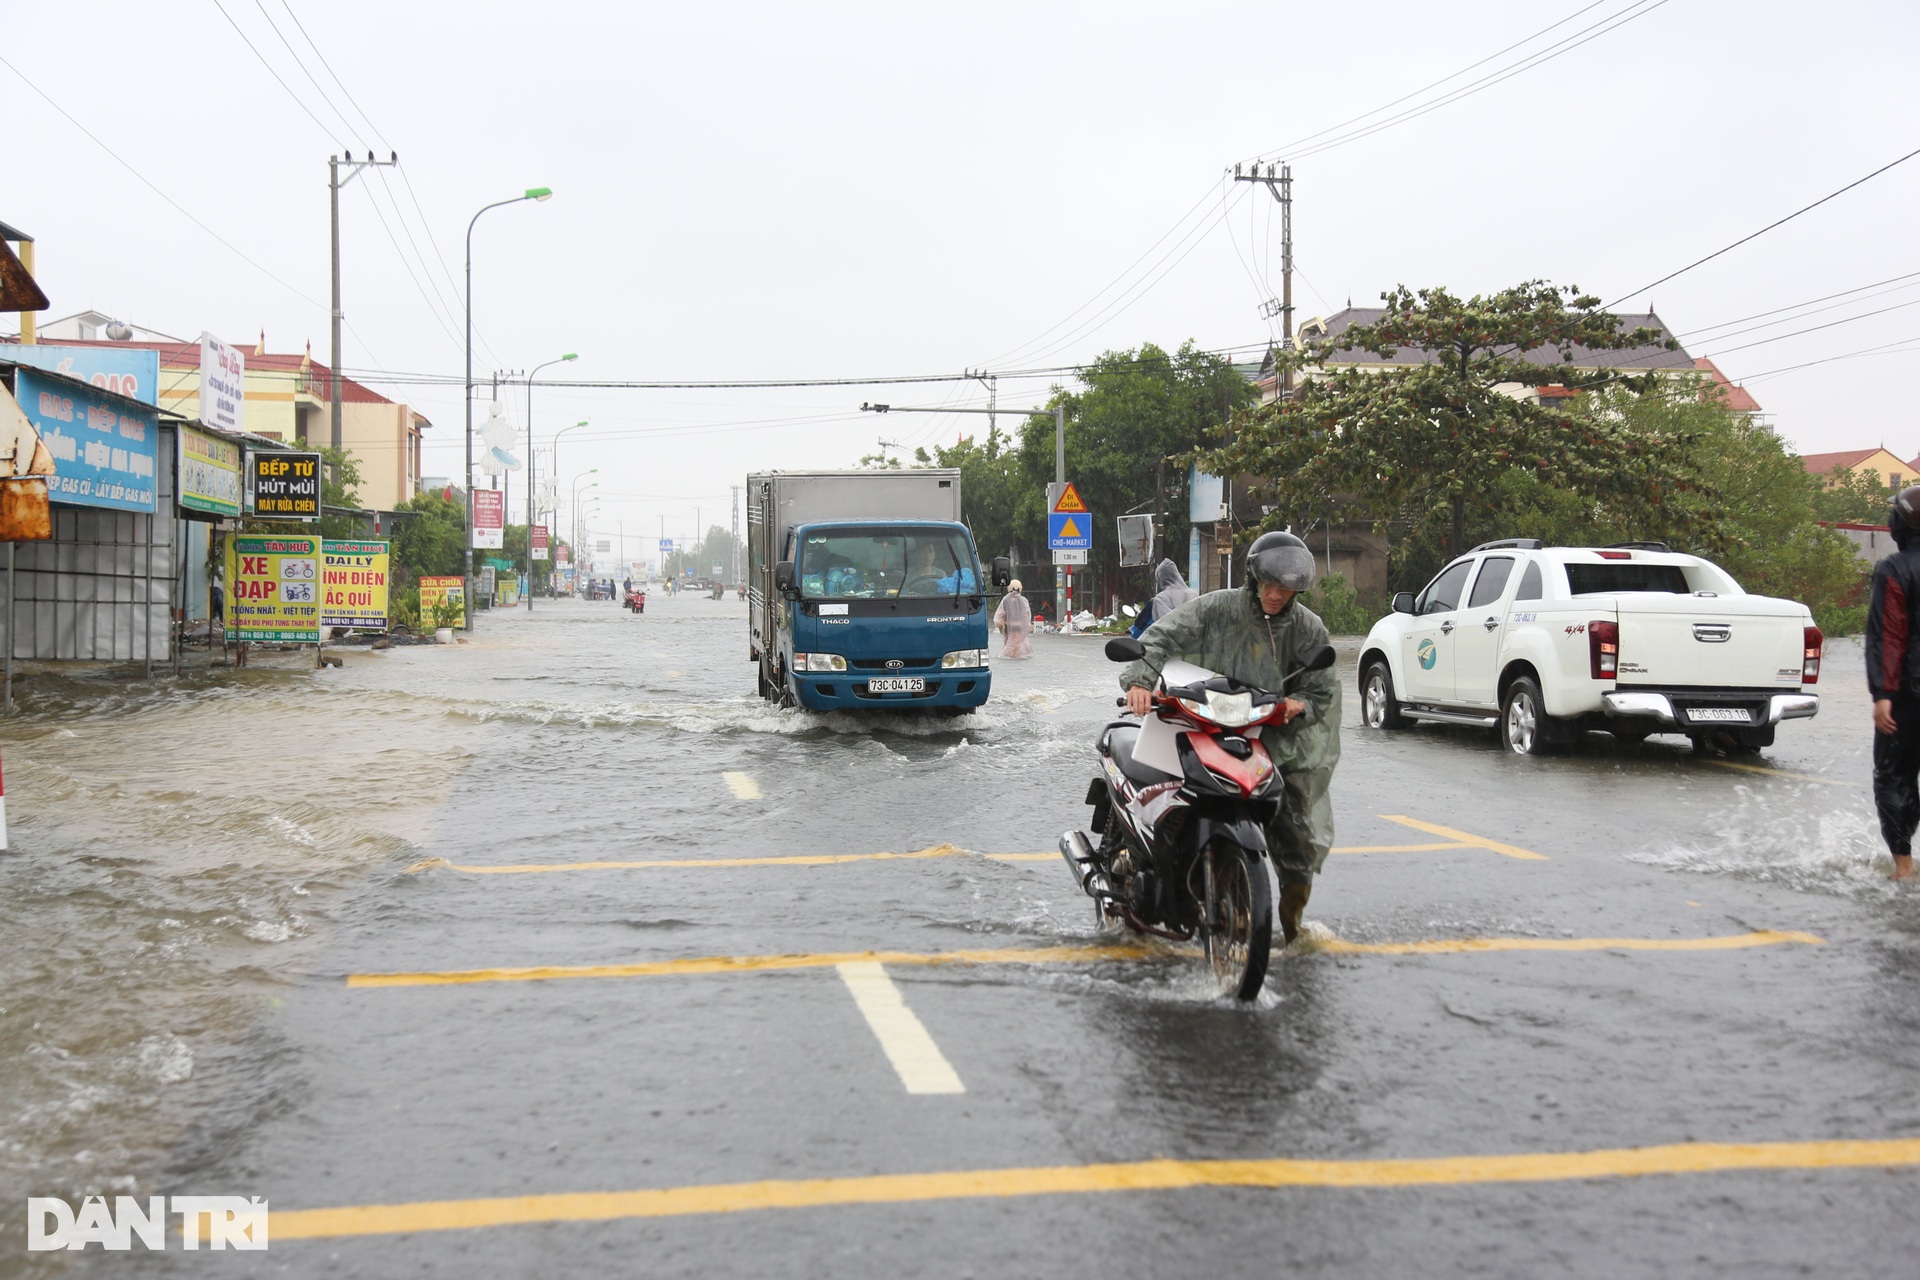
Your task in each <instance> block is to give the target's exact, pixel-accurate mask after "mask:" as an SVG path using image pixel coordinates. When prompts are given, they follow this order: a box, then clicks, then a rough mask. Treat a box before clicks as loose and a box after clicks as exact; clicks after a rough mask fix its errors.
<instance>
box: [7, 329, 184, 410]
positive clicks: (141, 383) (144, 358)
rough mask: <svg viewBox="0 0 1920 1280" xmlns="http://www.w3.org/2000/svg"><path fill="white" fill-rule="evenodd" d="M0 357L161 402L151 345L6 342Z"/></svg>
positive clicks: (156, 359) (144, 401) (157, 355)
mask: <svg viewBox="0 0 1920 1280" xmlns="http://www.w3.org/2000/svg"><path fill="white" fill-rule="evenodd" d="M0 360H10V361H12V362H13V363H14V364H24V365H28V366H31V367H32V368H35V369H45V370H46V371H47V372H49V373H57V374H60V375H61V376H63V377H67V378H73V379H75V380H77V381H80V382H84V383H86V384H87V385H88V386H90V387H97V388H99V389H100V390H101V391H111V392H112V393H113V394H114V395H117V396H125V397H126V398H127V399H129V400H138V401H140V402H141V403H142V404H151V405H158V404H159V403H160V353H159V352H158V351H154V350H151V349H142V348H139V347H65V346H61V345H60V344H58V343H47V342H27V343H9V344H8V345H6V346H3V347H0Z"/></svg>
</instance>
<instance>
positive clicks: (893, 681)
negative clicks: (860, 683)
mask: <svg viewBox="0 0 1920 1280" xmlns="http://www.w3.org/2000/svg"><path fill="white" fill-rule="evenodd" d="M926 691H927V682H926V679H925V677H923V676H875V677H873V679H871V680H869V681H867V692H868V693H925V692H926Z"/></svg>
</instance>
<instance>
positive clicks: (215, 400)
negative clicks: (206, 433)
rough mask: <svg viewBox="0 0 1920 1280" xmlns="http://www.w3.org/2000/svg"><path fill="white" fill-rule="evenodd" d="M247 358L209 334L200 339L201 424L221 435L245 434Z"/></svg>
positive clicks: (203, 334) (204, 334)
mask: <svg viewBox="0 0 1920 1280" xmlns="http://www.w3.org/2000/svg"><path fill="white" fill-rule="evenodd" d="M246 386H247V358H246V357H245V356H243V355H241V354H240V353H239V352H238V351H235V350H234V349H233V348H232V347H230V346H228V345H227V344H226V343H224V342H222V341H220V339H218V338H216V337H214V336H213V335H212V334H210V333H205V332H203V333H201V335H200V421H202V422H204V423H206V424H207V425H208V426H210V427H218V428H219V429H220V430H222V431H234V432H238V431H241V430H244V428H243V427H242V426H241V420H242V419H243V418H244V417H245V416H246V415H245V410H246V398H247V390H246Z"/></svg>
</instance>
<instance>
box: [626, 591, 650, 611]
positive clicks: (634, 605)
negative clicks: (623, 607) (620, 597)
mask: <svg viewBox="0 0 1920 1280" xmlns="http://www.w3.org/2000/svg"><path fill="white" fill-rule="evenodd" d="M627 608H629V609H631V610H633V611H634V612H635V613H645V612H646V611H647V593H646V592H644V591H629V592H627Z"/></svg>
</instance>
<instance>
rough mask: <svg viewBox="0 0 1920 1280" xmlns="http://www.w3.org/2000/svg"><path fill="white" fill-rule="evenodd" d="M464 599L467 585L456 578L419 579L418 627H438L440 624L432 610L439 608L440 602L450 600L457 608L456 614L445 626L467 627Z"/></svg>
mask: <svg viewBox="0 0 1920 1280" xmlns="http://www.w3.org/2000/svg"><path fill="white" fill-rule="evenodd" d="M466 597H467V584H466V583H465V582H464V581H463V580H462V579H460V578H458V577H452V578H421V579H420V625H421V626H423V627H437V626H440V625H441V624H440V623H439V622H438V621H437V620H436V619H435V617H434V610H435V609H437V608H438V607H439V605H440V603H441V602H442V601H446V600H451V601H452V602H453V603H454V605H455V606H457V613H456V616H455V617H454V620H453V621H452V622H449V623H447V624H445V625H447V626H450V627H464V626H466V625H467V610H466V607H465V601H466Z"/></svg>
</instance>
